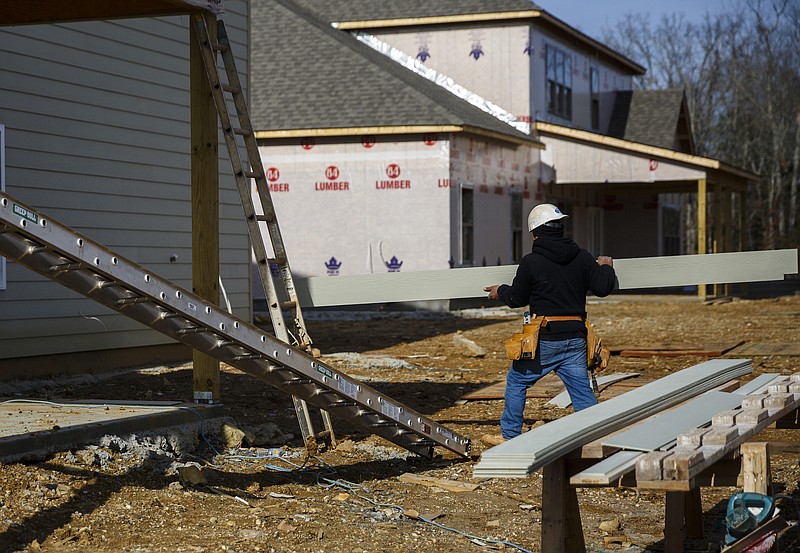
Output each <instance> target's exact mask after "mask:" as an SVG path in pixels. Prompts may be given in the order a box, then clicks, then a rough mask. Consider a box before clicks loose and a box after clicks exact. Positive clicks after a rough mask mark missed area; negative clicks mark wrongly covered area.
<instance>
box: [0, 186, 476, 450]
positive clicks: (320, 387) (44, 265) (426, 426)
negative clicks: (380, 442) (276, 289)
mask: <svg viewBox="0 0 800 553" xmlns="http://www.w3.org/2000/svg"><path fill="white" fill-rule="evenodd" d="M0 255H4V256H6V257H8V258H9V259H11V260H12V261H15V262H17V263H18V264H20V265H23V266H25V267H27V268H29V269H31V270H33V271H35V272H37V273H39V274H41V275H44V276H45V277H47V278H49V279H51V280H53V281H56V282H58V283H60V284H62V285H64V286H66V287H67V288H70V289H72V290H74V291H76V292H78V293H80V294H83V295H84V296H86V297H87V298H90V299H92V300H94V301H96V302H98V303H100V304H102V305H105V306H106V307H109V308H110V309H113V310H114V311H117V312H119V313H122V314H123V315H125V316H127V317H130V318H132V319H134V320H136V321H139V322H140V323H142V324H144V325H146V326H149V327H150V328H153V329H155V330H157V331H159V332H161V333H163V334H165V335H167V336H169V337H171V338H173V339H175V340H178V341H180V342H183V343H185V344H187V345H189V346H191V347H192V348H194V349H196V350H199V351H202V352H204V353H207V354H208V355H211V356H212V357H215V358H217V359H219V360H220V361H223V362H225V363H229V364H230V365H232V366H234V367H236V368H238V369H239V370H241V371H243V372H245V373H247V374H250V375H252V376H254V377H256V378H259V379H261V380H263V381H265V382H267V383H269V384H271V385H273V386H275V387H276V388H278V389H280V390H282V391H284V392H287V393H291V394H293V395H295V396H296V397H300V398H303V399H304V400H305V401H306V402H308V403H310V404H312V405H314V406H316V407H318V408H320V409H325V410H327V411H330V412H331V413H334V414H335V415H336V416H337V417H338V418H341V419H343V420H345V421H347V422H349V423H351V424H353V425H355V426H358V427H360V428H363V429H365V430H367V431H368V432H370V433H373V434H377V435H379V436H381V437H383V438H385V439H387V440H389V441H390V442H392V443H395V444H397V445H399V446H401V447H404V448H405V449H408V450H409V451H412V452H414V453H416V454H418V455H422V456H424V457H431V456H432V455H433V449H434V447H436V446H442V447H445V448H447V449H449V450H451V451H453V452H455V453H457V454H459V455H462V456H464V457H468V456H469V454H470V440H469V439H468V438H465V437H463V436H460V435H458V434H456V433H454V432H452V431H451V430H448V429H447V428H445V427H443V426H440V425H439V424H438V423H437V422H436V421H433V420H431V419H429V418H427V417H425V416H423V415H421V414H420V413H417V412H415V411H413V410H412V409H410V408H408V407H406V406H405V405H403V404H401V403H399V402H397V401H395V400H393V399H391V398H389V397H386V396H385V395H383V394H381V393H379V392H378V391H376V390H374V389H372V388H370V387H369V386H367V385H366V384H363V383H361V382H358V381H357V380H354V379H352V378H350V377H348V376H347V375H346V374H344V373H342V372H340V371H338V370H336V369H334V368H332V367H330V366H328V365H326V364H325V363H322V362H321V361H319V360H317V359H315V358H314V357H313V356H311V355H309V354H307V353H306V352H304V351H303V350H301V349H300V348H297V347H293V346H290V345H288V344H286V343H285V342H283V341H282V340H278V339H277V338H275V336H273V335H272V334H270V333H268V332H265V331H264V330H262V329H260V328H258V327H256V326H254V325H252V324H250V323H248V322H245V321H243V320H241V319H238V318H237V317H235V316H233V315H231V314H230V313H228V312H227V311H225V310H224V309H222V308H220V307H219V306H217V305H215V304H213V303H211V302H208V301H206V300H204V299H202V298H200V297H199V296H197V295H195V294H193V293H191V292H189V291H187V290H184V289H182V288H180V287H179V286H177V285H176V284H174V283H173V282H170V281H168V280H166V279H164V278H162V277H159V276H158V275H156V274H154V273H152V272H150V271H148V270H147V269H145V268H144V267H142V266H140V265H137V264H135V263H133V262H132V261H130V260H127V259H125V258H124V257H122V256H120V255H118V254H116V253H114V252H113V251H111V250H109V249H107V248H105V247H104V246H102V245H100V244H98V243H97V242H94V241H92V240H91V239H89V238H87V237H85V236H82V235H80V234H78V233H76V232H75V231H74V230H73V229H71V228H69V227H67V226H65V225H63V224H61V223H59V222H57V221H55V220H52V219H49V218H47V217H45V216H44V215H42V214H41V213H38V212H36V211H35V210H33V209H32V208H30V207H28V206H27V205H25V204H23V203H21V202H19V201H18V200H15V199H14V198H12V197H11V196H9V195H7V194H5V193H0Z"/></svg>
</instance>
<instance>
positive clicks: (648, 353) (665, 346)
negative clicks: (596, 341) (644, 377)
mask: <svg viewBox="0 0 800 553" xmlns="http://www.w3.org/2000/svg"><path fill="white" fill-rule="evenodd" d="M742 344H744V340H740V341H735V342H708V343H704V344H702V345H698V344H689V343H678V342H653V343H650V344H640V345H622V346H607V347H608V349H609V351H610V352H611V354H612V355H619V356H621V357H652V356H654V355H658V356H668V357H675V356H679V355H699V356H708V357H719V356H720V355H723V354H725V353H727V352H729V351H731V350H732V349H734V348H737V347H739V346H741V345H742ZM738 353H740V352H738V351H737V354H738Z"/></svg>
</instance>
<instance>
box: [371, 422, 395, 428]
mask: <svg viewBox="0 0 800 553" xmlns="http://www.w3.org/2000/svg"><path fill="white" fill-rule="evenodd" d="M370 426H371V427H372V428H386V427H389V426H397V423H396V422H392V421H380V422H373V423H372V424H370Z"/></svg>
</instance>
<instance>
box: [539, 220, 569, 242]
mask: <svg viewBox="0 0 800 553" xmlns="http://www.w3.org/2000/svg"><path fill="white" fill-rule="evenodd" d="M533 234H535V235H536V236H537V237H538V238H563V237H564V225H563V223H558V222H552V223H545V224H543V225H539V226H538V227H536V228H535V229H533Z"/></svg>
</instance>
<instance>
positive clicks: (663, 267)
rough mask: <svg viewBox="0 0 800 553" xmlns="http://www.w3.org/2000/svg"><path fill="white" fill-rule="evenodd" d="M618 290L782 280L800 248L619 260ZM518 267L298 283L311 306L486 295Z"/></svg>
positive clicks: (794, 269)
mask: <svg viewBox="0 0 800 553" xmlns="http://www.w3.org/2000/svg"><path fill="white" fill-rule="evenodd" d="M614 268H615V269H616V272H617V280H618V281H619V285H618V288H619V289H620V290H630V289H638V288H661V287H668V286H688V285H693V284H724V283H736V282H761V281H769V280H783V278H784V275H787V274H795V273H797V250H796V249H786V250H771V251H755V252H736V253H718V254H706V255H679V256H670V257H642V258H635V259H617V260H614ZM516 270H517V267H516V265H504V266H499V267H471V268H463V269H445V270H441V271H420V272H416V273H382V274H374V275H351V276H337V277H311V278H307V279H298V281H297V283H296V284H297V289H298V295H299V297H300V302H301V304H302V305H303V306H307V307H312V306H313V307H325V306H334V305H359V304H369V303H389V302H411V301H424V300H436V299H458V298H477V297H481V296H485V295H486V292H484V291H483V288H484V286H488V285H491V284H500V283H506V284H510V283H511V281H512V280H513V278H514V274H515V273H516Z"/></svg>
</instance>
